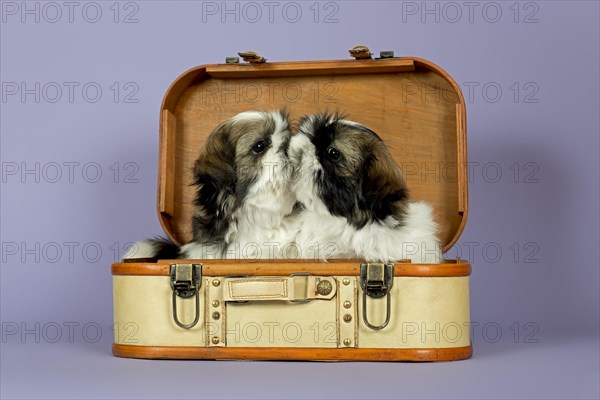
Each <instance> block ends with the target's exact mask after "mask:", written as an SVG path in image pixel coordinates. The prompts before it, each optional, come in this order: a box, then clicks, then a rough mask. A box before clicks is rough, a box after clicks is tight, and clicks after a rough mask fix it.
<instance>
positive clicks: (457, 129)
mask: <svg viewBox="0 0 600 400" xmlns="http://www.w3.org/2000/svg"><path fill="white" fill-rule="evenodd" d="M280 108H285V109H286V110H287V111H288V112H289V113H290V115H291V116H292V118H294V119H295V120H296V121H297V119H298V118H299V117H300V116H301V115H303V114H310V113H315V112H319V111H324V110H329V111H338V110H339V111H341V112H342V113H344V114H345V115H347V117H348V118H349V119H352V120H355V121H357V122H360V123H362V124H364V125H366V126H368V127H370V128H371V129H372V130H374V131H375V132H377V133H378V134H379V135H380V136H381V138H382V139H383V140H384V141H385V142H386V143H387V145H388V147H389V149H390V151H391V153H392V155H393V156H394V158H395V160H396V162H397V163H398V164H399V165H400V167H401V168H402V170H403V172H404V175H405V177H406V179H407V184H408V188H409V190H410V193H411V198H412V199H415V200H424V201H427V202H429V203H430V204H432V205H433V207H434V210H435V211H434V213H435V219H436V221H437V223H438V224H439V230H440V232H439V234H440V240H441V243H442V245H443V246H444V251H447V250H448V249H449V248H450V247H451V246H452V245H453V244H454V243H455V242H456V241H457V240H458V238H459V236H460V234H461V233H462V231H463V229H464V226H465V223H466V218H467V171H466V168H465V166H466V161H467V158H466V157H467V149H466V114H465V102H464V98H463V95H462V92H461V90H460V88H459V86H458V85H457V84H456V82H455V81H454V80H453V79H452V78H451V77H450V75H448V74H447V73H446V72H445V71H444V70H442V69H441V68H440V67H438V66H437V65H435V64H433V63H431V62H429V61H426V60H423V59H420V58H415V57H396V58H381V59H356V60H338V61H303V62H275V63H269V62H266V63H260V64H257V63H243V64H210V65H202V66H199V67H195V68H192V69H190V70H188V71H187V72H185V73H183V74H182V75H181V76H179V77H178V78H177V79H176V80H175V81H174V82H173V83H172V84H171V87H170V88H169V89H168V90H167V93H166V94H165V97H164V100H163V103H162V106H161V115H160V153H159V174H158V179H159V180H158V214H159V219H160V222H161V225H162V227H163V229H164V231H165V233H166V234H167V235H168V237H169V238H170V239H171V240H173V241H174V242H176V243H179V244H182V243H186V242H188V241H189V240H191V238H192V231H191V216H192V209H193V197H194V192H195V188H194V186H192V185H191V182H192V167H193V164H194V161H195V160H196V158H197V157H198V154H199V151H200V148H201V147H202V146H203V145H204V143H205V141H206V138H207V137H208V135H209V134H210V132H211V131H212V130H213V129H214V128H215V127H216V126H217V125H218V124H219V123H221V122H223V121H225V120H227V119H229V118H230V117H232V116H234V115H235V114H237V113H239V112H242V111H248V110H254V109H264V110H276V109H280Z"/></svg>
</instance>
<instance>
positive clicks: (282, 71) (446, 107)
mask: <svg viewBox="0 0 600 400" xmlns="http://www.w3.org/2000/svg"><path fill="white" fill-rule="evenodd" d="M351 54H352V53H351ZM241 55H244V56H246V57H247V59H248V60H250V61H251V62H247V63H246V62H243V63H230V61H231V60H228V63H225V64H212V65H203V66H199V67H196V68H193V69H191V70H189V71H187V72H185V73H184V74H183V75H181V76H180V77H179V78H177V79H176V80H175V82H174V83H173V84H172V85H171V87H170V88H169V89H168V91H167V93H166V95H165V98H164V101H163V103H162V107H161V115H160V163H159V174H158V175H159V181H158V199H157V201H158V215H159V219H160V222H161V224H162V227H163V229H164V231H165V233H166V234H167V235H168V236H169V237H170V238H171V239H172V240H174V241H176V242H178V243H185V242H187V241H188V240H190V238H191V224H190V215H191V212H192V197H193V193H194V187H192V186H190V182H191V170H192V165H193V162H194V160H195V158H196V157H197V154H198V151H199V149H200V146H202V144H203V142H204V141H205V139H206V137H207V135H208V134H209V133H210V131H211V130H212V129H213V128H214V127H215V126H216V125H217V124H219V123H220V122H222V121H224V120H226V119H228V118H230V117H231V116H233V115H235V114H237V113H239V112H241V111H246V110H250V109H268V110H272V109H278V108H282V107H285V108H286V109H287V110H288V111H289V112H290V113H291V115H292V116H293V117H296V118H297V117H299V116H300V115H302V114H304V113H313V112H317V111H322V110H325V109H328V110H338V109H339V110H343V111H344V112H346V113H347V114H349V116H350V117H351V118H352V119H354V120H357V121H359V122H361V123H363V124H365V125H367V126H369V127H371V128H372V129H373V130H375V131H376V132H378V133H379V134H380V135H381V136H382V138H383V139H384V140H385V141H386V142H387V143H388V145H389V147H390V150H391V152H392V154H393V155H394V157H395V159H396V160H397V162H398V163H399V165H400V166H401V167H402V168H403V170H404V173H405V175H406V179H407V183H408V187H409V189H410V190H411V195H412V197H413V198H414V199H419V200H425V201H428V202H430V203H431V204H432V205H433V206H434V209H435V215H436V221H437V222H438V224H439V226H440V235H441V241H442V243H443V245H444V250H448V249H449V248H450V247H451V246H452V245H453V244H454V243H455V242H456V241H457V239H458V237H459V235H460V234H461V232H462V230H463V228H464V226H465V222H466V217H467V171H466V169H465V168H463V166H465V165H466V125H465V121H466V120H465V102H464V99H463V95H462V93H461V90H460V88H459V86H458V85H457V84H456V82H454V80H453V79H452V78H451V77H450V76H449V75H448V74H447V73H446V72H445V71H444V70H442V69H441V68H440V67H438V66H436V65H434V64H433V63H431V62H429V61H426V60H423V59H419V58H414V57H393V56H391V54H389V53H385V54H384V53H382V55H383V56H384V57H381V58H371V57H370V56H369V54H368V51H367V54H366V56H365V54H364V53H363V54H362V55H361V54H358V55H356V59H348V60H341V61H310V62H274V63H270V62H268V61H267V62H262V61H264V60H261V57H257V56H255V55H252V54H251V55H250V56H248V55H247V54H241ZM361 57H362V58H361ZM234 61H235V60H234ZM257 61H258V62H257ZM128 261H133V262H127V263H125V262H121V263H115V264H113V266H112V274H113V288H114V289H113V290H114V320H115V340H114V345H113V354H114V355H116V356H119V357H134V358H159V359H160V358H165V359H180V358H183V359H251V360H376V361H445V360H460V359H466V358H469V357H470V356H471V354H472V347H471V340H470V335H469V333H470V329H469V328H470V327H469V324H470V319H469V275H470V273H471V266H470V264H469V263H468V262H465V261H462V260H446V261H445V262H444V263H443V264H433V265H425V264H412V263H407V262H397V263H395V264H390V265H384V264H378V263H365V262H364V261H361V260H334V261H330V262H319V261H315V260H244V259H242V260H160V261H158V262H149V261H147V260H142V259H139V260H128Z"/></svg>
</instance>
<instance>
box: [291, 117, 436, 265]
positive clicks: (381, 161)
mask: <svg viewBox="0 0 600 400" xmlns="http://www.w3.org/2000/svg"><path fill="white" fill-rule="evenodd" d="M289 154H290V157H291V158H292V159H293V160H295V163H297V165H298V168H299V173H298V174H297V175H296V176H295V178H294V179H293V180H294V182H293V191H294V193H295V195H296V196H297V200H298V201H299V202H301V203H302V204H303V206H304V210H303V211H301V212H300V213H299V215H298V216H297V217H296V224H297V226H298V234H297V237H296V241H297V244H298V246H299V249H301V251H302V255H301V256H302V258H312V259H321V260H325V259H331V258H360V259H366V260H367V261H374V262H375V261H379V262H387V261H398V260H402V259H410V260H411V261H412V262H414V263H439V262H440V261H441V247H440V244H439V241H438V239H437V237H436V231H437V229H436V224H435V222H434V220H433V215H432V208H431V206H429V205H428V204H426V203H423V202H415V201H411V200H410V199H409V192H408V189H407V186H406V183H405V180H404V177H403V175H402V171H401V170H400V168H399V167H398V165H397V164H396V163H395V162H394V159H393V158H392V155H391V154H390V152H389V151H388V149H387V147H386V145H385V143H384V142H383V141H382V139H381V138H380V137H379V136H378V135H377V134H376V133H375V132H373V131H372V130H370V129H369V128H367V127H365V126H363V125H361V124H359V123H356V122H352V121H349V120H346V119H343V118H341V117H339V116H338V115H332V114H321V115H311V116H306V117H303V118H302V120H301V121H300V124H299V128H298V133H297V134H296V135H294V136H292V139H291V142H290V149H289Z"/></svg>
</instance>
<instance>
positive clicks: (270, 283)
mask: <svg viewBox="0 0 600 400" xmlns="http://www.w3.org/2000/svg"><path fill="white" fill-rule="evenodd" d="M223 285H224V286H223V301H225V302H245V301H274V300H275V301H289V302H295V303H298V302H308V301H311V300H330V299H332V298H333V297H334V296H335V293H336V289H337V285H336V281H335V278H333V277H326V276H313V275H309V274H304V273H302V274H301V273H298V274H292V275H290V276H248V277H225V278H224V279H223Z"/></svg>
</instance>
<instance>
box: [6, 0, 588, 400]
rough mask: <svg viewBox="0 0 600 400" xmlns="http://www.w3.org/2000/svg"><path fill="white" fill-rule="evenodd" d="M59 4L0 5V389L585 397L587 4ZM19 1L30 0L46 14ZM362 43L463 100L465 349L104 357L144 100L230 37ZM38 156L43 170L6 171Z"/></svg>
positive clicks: (150, 114) (282, 52)
mask: <svg viewBox="0 0 600 400" xmlns="http://www.w3.org/2000/svg"><path fill="white" fill-rule="evenodd" d="M73 4H74V6H73V7H74V9H73V14H72V16H69V8H68V6H65V5H64V4H63V3H62V2H58V3H51V4H50V5H47V3H45V2H33V1H29V2H25V3H22V2H20V1H19V2H10V1H2V2H1V7H2V25H1V31H0V33H1V40H0V45H1V53H0V56H1V63H0V67H1V71H0V80H1V81H2V100H1V103H0V106H1V115H0V127H1V161H2V189H1V221H2V226H1V231H0V233H1V243H2V267H1V275H0V288H1V306H0V307H1V308H0V311H1V320H2V341H1V343H0V345H1V351H0V354H1V356H0V357H1V364H0V367H1V380H0V395H1V397H2V398H110V397H114V398H168V397H185V398H193V397H214V398H234V397H246V398H280V397H291V398H328V399H331V398H367V397H370V398H374V397H377V398H399V397H408V398H437V397H441V398H459V397H460V398H463V397H464V398H527V397H531V398H598V397H599V396H600V391H599V373H600V367H599V343H598V338H599V315H600V309H599V304H600V299H599V285H600V277H599V253H598V243H599V176H598V175H599V165H598V163H599V161H598V160H599V136H600V126H599V108H600V103H599V85H600V81H599V68H600V63H599V47H600V43H599V35H600V32H599V16H600V14H599V13H600V7H599V4H598V2H596V1H571V2H567V1H535V2H518V3H517V2H514V1H507V2H504V1H497V2H473V3H469V4H471V5H470V6H469V5H466V4H465V2H455V3H447V2H433V1H428V2H420V1H419V2H401V1H372V2H371V1H369V2H368V1H337V2H321V3H318V4H316V5H315V2H313V1H306V2H305V1H298V2H296V3H293V4H290V3H289V2H275V3H273V4H274V6H273V7H275V8H274V11H275V12H274V14H273V22H270V21H269V15H268V8H267V7H269V6H268V5H265V3H264V2H258V3H254V4H258V6H260V7H261V9H262V11H263V15H262V17H261V18H259V19H258V20H257V21H256V22H252V20H253V19H255V18H256V14H255V12H254V11H255V8H254V9H252V8H248V7H249V6H248V5H246V3H243V2H237V3H236V2H228V3H227V4H226V7H229V8H230V9H235V7H239V8H238V9H239V13H238V17H239V21H236V20H235V19H236V15H235V14H227V15H223V17H224V18H225V22H222V21H221V13H220V12H218V13H217V14H216V15H211V14H209V13H206V12H203V7H204V11H211V10H214V7H213V6H216V7H217V9H218V10H221V7H225V5H222V3H221V2H200V1H172V2H171V1H134V2H119V3H115V2H114V1H106V2H105V1H97V2H95V3H92V2H74V3H73ZM236 4H237V6H236ZM55 5H58V9H60V10H61V13H62V14H61V16H60V17H59V16H58V14H57V13H56V12H57V6H55ZM15 7H16V8H15ZM22 7H27V8H28V9H33V10H35V7H38V9H39V22H36V21H35V19H36V15H35V14H27V13H25V12H24V11H23V9H22ZM250 7H253V6H250ZM286 7H287V8H286ZM290 7H291V8H290ZM297 7H299V8H300V9H301V11H302V16H301V17H300V18H299V20H298V21H297V22H295V23H294V22H291V21H292V20H293V19H295V18H296V15H295V12H294V11H295V10H296V8H297ZM469 7H472V10H473V14H472V15H469ZM284 8H285V10H287V13H286V14H282V11H283V9H284ZM317 8H318V9H319V11H320V12H319V15H318V17H317V18H316V19H317V21H316V22H315V9H317ZM97 9H100V10H101V12H102V14H101V16H100V17H99V20H98V21H97V22H92V21H93V20H94V19H97V18H98V17H97V14H96V11H97ZM426 9H427V10H434V11H433V13H429V14H428V13H426V12H425V11H426ZM498 9H499V10H500V11H501V15H500V14H497V13H496V11H497V10H498ZM117 10H118V11H119V13H118V15H117V14H116V11H117ZM244 10H245V12H244ZM435 10H437V11H435ZM457 10H460V11H461V15H460V17H459V18H457V13H456V12H457ZM517 11H518V14H517ZM332 13H333V14H332ZM327 16H329V17H328V18H326V17H327ZM21 18H24V19H25V22H22V20H21ZM70 18H71V20H70ZM115 18H116V21H117V22H115ZM203 19H204V20H203ZM286 19H287V20H286ZM496 19H497V21H496V22H494V20H496ZM52 20H56V21H55V22H52ZM136 20H137V22H136ZM326 20H327V21H329V22H328V23H326V22H325V21H326ZM335 20H337V21H335ZM356 44H367V45H369V46H370V47H371V49H372V50H373V51H374V52H378V51H379V50H387V49H391V50H395V51H396V54H397V55H415V56H419V57H423V58H426V59H429V60H431V61H433V62H435V63H437V64H439V65H440V66H442V67H443V68H444V69H445V70H446V71H448V72H449V73H450V74H451V75H452V76H453V77H454V78H455V80H456V81H457V82H458V83H459V84H460V85H461V87H462V88H463V91H464V93H465V96H467V100H468V101H467V115H468V153H469V161H470V162H473V163H479V164H474V167H473V168H474V173H473V174H472V176H471V179H472V182H471V184H470V199H469V200H470V215H469V222H468V225H467V228H466V230H465V232H464V233H463V235H462V236H461V238H460V241H459V243H458V247H457V248H456V249H454V250H451V251H450V255H452V256H454V255H457V254H458V253H460V250H462V256H463V257H465V258H468V259H469V260H470V261H471V262H472V263H473V267H474V272H473V275H472V281H471V290H472V320H473V321H474V322H476V323H478V324H479V326H476V327H475V334H474V346H475V355H474V358H473V359H471V360H469V361H463V362H457V363H438V364H435V363H434V364H410V363H409V364H377V363H287V362H276V363H275V362H255V363H242V362H178V361H168V362H157V361H140V360H127V359H119V358H114V357H112V356H111V355H110V344H111V342H112V331H111V330H110V326H111V324H112V291H111V290H112V288H111V275H110V269H109V266H110V264H111V263H112V262H113V261H115V258H117V257H118V255H120V254H122V249H123V247H124V246H126V244H127V243H128V242H129V241H132V240H136V239H140V238H144V237H147V236H149V235H152V234H160V233H161V229H160V226H159V224H158V221H157V218H156V215H155V190H156V171H157V149H158V111H159V107H160V102H161V100H162V97H163V94H164V93H165V91H166V89H167V87H168V85H169V84H170V83H171V82H172V81H173V80H174V79H175V78H176V77H177V76H178V75H179V74H180V73H181V72H183V71H185V70H186V69H188V68H190V67H193V66H196V65H200V64H204V63H214V62H222V60H224V58H225V57H226V56H231V55H235V53H236V52H237V51H241V50H247V49H253V50H258V51H260V52H261V53H262V54H264V55H265V56H266V57H267V58H268V59H269V60H271V61H284V60H310V59H315V60H318V59H344V58H347V57H348V53H347V49H348V48H350V47H352V46H354V45H356ZM36 82H39V83H40V89H39V90H37V95H38V96H39V101H36V98H35V97H36V90H35V83H36ZM52 82H54V83H56V84H52ZM69 82H72V83H69ZM21 83H25V85H26V88H29V89H33V92H31V93H30V94H27V95H25V97H24V98H21V93H20V92H19V93H17V94H12V93H13V92H14V91H15V90H16V88H18V90H19V91H20V90H21V87H20V85H21ZM115 83H116V84H115ZM85 85H87V86H86V88H87V91H86V92H85V93H82V88H83V87H84V86H85ZM57 86H59V87H61V89H62V97H60V98H57V92H56V87H57ZM69 86H71V87H73V88H74V92H73V97H72V99H69V90H68V87H69ZM44 87H45V89H44ZM97 87H100V88H101V90H102V95H101V97H100V98H99V99H97V101H95V102H94V100H96V99H95V97H96V94H95V88H97ZM117 88H118V93H117ZM469 88H473V91H472V92H471V93H470V92H469ZM498 88H500V89H501V96H500V97H497V94H498V93H499V92H497V89H498ZM517 88H518V89H517ZM54 100H56V102H53V101H54ZM132 101H134V102H132ZM36 163H39V171H40V172H39V177H36V176H35V174H33V173H32V174H25V175H22V174H21V172H22V170H23V169H35V168H36ZM55 163H57V164H55ZM65 163H67V164H65ZM72 163H79V164H72ZM94 163H95V164H94ZM115 163H117V164H115ZM515 163H518V164H515ZM57 165H59V166H60V167H61V169H60V170H61V176H60V178H58V177H57V175H56V171H57V169H56V166H57ZM69 165H72V168H73V175H72V177H70V176H69ZM84 167H85V168H84ZM15 171H16V172H15ZM97 171H100V172H101V174H102V175H101V177H100V178H98V181H97V182H93V181H95V180H96V179H97V177H96V175H97V174H96V173H97ZM117 171H118V172H119V173H118V175H117V173H116V172H117ZM498 171H500V172H501V174H502V175H501V176H500V177H498V176H497V172H498ZM516 171H518V172H519V173H518V175H515V174H516ZM38 178H39V179H38ZM36 180H38V182H36ZM52 181H57V182H55V183H52ZM495 181H496V182H495ZM515 243H516V244H515ZM36 246H37V247H36ZM58 249H60V252H57V250H58ZM70 249H72V250H73V251H72V253H71V252H70ZM459 249H460V250H459ZM469 249H473V251H471V252H469ZM498 249H500V251H501V255H499V256H497V253H496V251H497V250H498ZM517 249H518V250H517ZM29 250H31V251H29ZM98 250H99V251H100V253H97V251H98ZM36 324H37V325H36ZM69 326H70V327H72V331H70V329H69ZM484 327H486V328H485V329H484ZM498 327H499V328H500V329H501V333H500V334H499V332H498V331H497V328H498ZM14 329H16V330H18V332H17V333H16V334H10V333H11V332H12V330H14ZM27 330H28V331H27ZM70 333H72V335H71V334H70ZM58 334H60V335H58Z"/></svg>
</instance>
